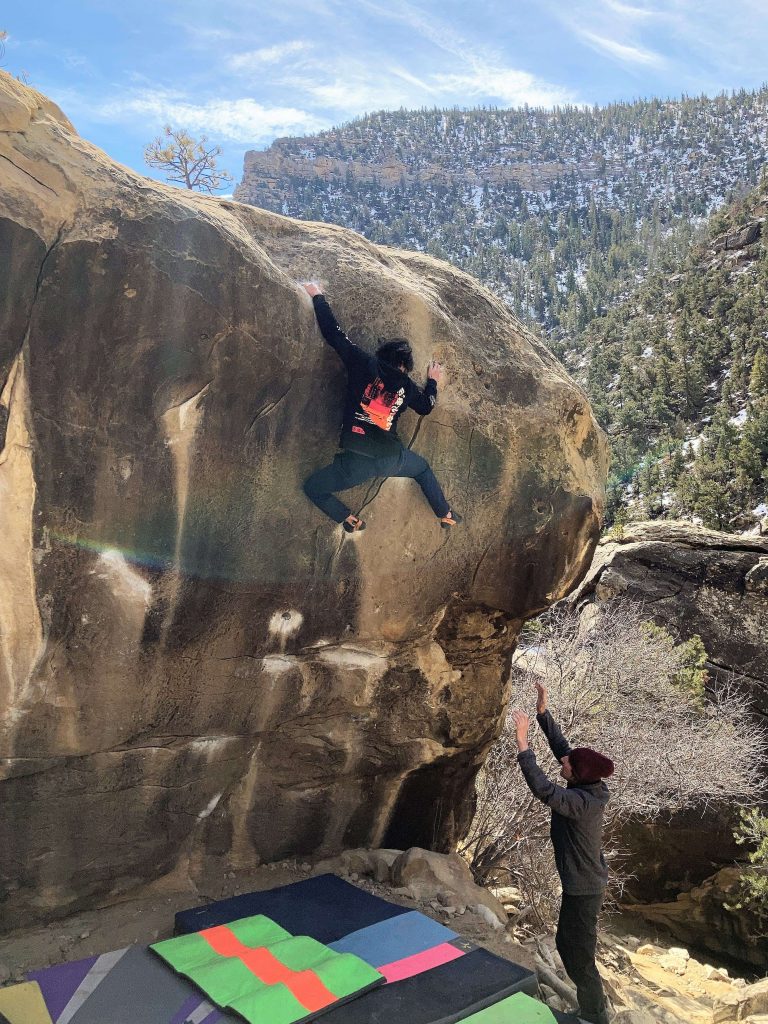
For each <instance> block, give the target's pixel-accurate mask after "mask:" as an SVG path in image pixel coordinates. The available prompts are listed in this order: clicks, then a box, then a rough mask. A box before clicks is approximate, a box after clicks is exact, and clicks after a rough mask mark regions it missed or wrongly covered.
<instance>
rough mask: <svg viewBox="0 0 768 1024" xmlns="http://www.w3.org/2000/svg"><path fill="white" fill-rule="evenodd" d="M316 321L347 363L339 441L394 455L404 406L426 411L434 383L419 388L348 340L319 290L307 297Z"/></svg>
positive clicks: (372, 452)
mask: <svg viewBox="0 0 768 1024" xmlns="http://www.w3.org/2000/svg"><path fill="white" fill-rule="evenodd" d="M312 303H313V305H314V307H315V316H316V317H317V323H318V326H319V327H320V332H321V333H322V335H323V337H324V338H325V340H326V341H327V342H328V344H329V345H330V346H331V347H332V348H334V349H335V350H336V352H338V354H339V356H340V357H341V360H342V362H343V363H344V365H345V366H346V368H347V394H346V398H345V401H344V419H343V422H342V426H341V437H340V439H339V444H340V445H341V447H342V448H346V449H347V450H348V451H354V452H359V453H360V454H361V455H370V456H372V457H377V458H378V457H386V456H388V455H398V454H399V453H400V451H401V449H402V447H403V446H402V442H401V441H400V438H399V437H398V436H397V421H398V420H399V418H400V415H401V413H402V412H403V410H404V409H405V408H406V407H410V408H411V409H413V410H414V412H417V413H418V414H419V415H420V416H427V415H428V414H429V413H430V412H432V409H433V408H434V405H435V401H436V400H437V383H436V382H435V381H434V380H431V379H430V380H428V381H427V384H426V387H425V388H424V389H423V390H422V389H421V388H420V387H418V386H417V385H416V384H414V383H413V381H412V380H411V378H410V377H409V376H408V374H407V373H403V372H402V370H398V368H397V367H396V366H391V365H390V364H389V363H385V362H384V361H383V360H381V359H377V357H376V356H375V355H370V354H369V353H368V352H364V351H363V349H361V348H359V347H358V346H357V345H355V344H353V343H352V342H351V341H350V340H349V338H348V337H347V336H346V334H345V333H344V331H342V329H341V328H340V327H339V325H338V323H337V321H336V317H335V316H334V315H333V310H332V309H331V307H330V305H329V304H328V300H327V299H326V298H325V296H324V295H315V296H313V298H312Z"/></svg>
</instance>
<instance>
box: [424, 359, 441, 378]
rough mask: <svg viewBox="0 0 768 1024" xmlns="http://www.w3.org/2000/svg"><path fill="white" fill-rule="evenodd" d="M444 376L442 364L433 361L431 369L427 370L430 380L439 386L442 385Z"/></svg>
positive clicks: (430, 365)
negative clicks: (441, 381) (441, 379)
mask: <svg viewBox="0 0 768 1024" xmlns="http://www.w3.org/2000/svg"><path fill="white" fill-rule="evenodd" d="M442 376H443V364H442V363H438V361H437V360H436V359H433V360H432V362H431V363H430V364H429V369H428V370H427V377H428V378H429V379H430V380H433V381H434V382H435V384H439V383H440V378H441V377H442Z"/></svg>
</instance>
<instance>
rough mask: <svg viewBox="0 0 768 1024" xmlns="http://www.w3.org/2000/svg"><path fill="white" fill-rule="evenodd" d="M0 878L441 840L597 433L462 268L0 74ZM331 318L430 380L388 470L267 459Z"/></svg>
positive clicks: (580, 497) (53, 891)
mask: <svg viewBox="0 0 768 1024" xmlns="http://www.w3.org/2000/svg"><path fill="white" fill-rule="evenodd" d="M0 156H2V158H3V159H0V254H2V259H3V267H4V268H5V272H4V273H3V274H0V319H1V320H2V326H1V327H0V395H1V398H0V404H1V405H2V406H3V408H4V420H5V425H6V430H5V433H4V440H3V447H2V452H1V453H0V495H2V501H0V522H1V523H2V534H3V542H2V545H0V579H2V587H0V625H1V627H2V628H0V650H1V651H2V658H0V778H1V779H2V781H0V849H1V850H2V851H3V855H2V857H1V858H0V901H2V903H3V921H4V922H7V924H9V925H10V924H12V923H13V922H14V921H18V920H20V919H21V918H24V919H27V920H28V919H29V917H30V915H32V916H35V915H36V916H46V915H52V914H56V913H62V912H64V911H65V910H66V909H67V908H70V909H71V908H73V907H75V906H78V905H83V904H85V903H87V902H88V900H89V899H92V898H95V897H96V896H97V895H98V894H101V893H104V892H107V891H109V892H110V893H114V892H119V891H121V890H125V889H128V888H130V886H132V885H135V884H136V883H138V882H139V881H141V880H143V879H148V878H153V877H156V876H158V875H160V874H162V873H164V872H168V871H171V870H172V869H174V868H175V867H177V866H179V865H187V866H188V868H189V869H190V870H194V869H195V866H196V865H198V864H199V863H200V858H202V857H208V856H223V857H225V858H227V861H228V862H233V863H252V862H253V861H254V860H258V859H261V860H265V861H266V860H274V859H278V858H281V857H284V856H288V855H301V854H307V853H310V852H328V853H332V852H335V851H337V850H339V849H341V848H343V847H345V846H355V847H359V846H369V845H370V846H381V845H395V846H402V847H405V846H409V845H412V844H416V845H430V846H438V847H441V846H442V847H446V846H448V845H449V844H450V843H451V842H452V841H453V840H454V839H455V838H456V836H457V835H458V834H459V833H460V832H461V831H462V829H463V828H464V827H465V824H466V822H467V818H468V815H469V814H471V802H472V792H473V779H474V775H475V773H476V771H477V769H478V766H479V765H480V764H481V762H482V760H483V757H484V754H485V751H486V749H487V748H488V746H489V744H490V743H491V742H492V740H493V738H494V736H495V734H496V732H497V728H498V724H499V718H500V714H501V712H502V709H503V705H504V699H505V685H506V679H507V675H508V672H507V669H508V662H509V657H510V654H511V651H512V649H513V647H514V643H515V637H516V635H517V631H518V629H519V626H520V623H521V620H522V619H523V618H525V617H526V616H528V615H531V614H532V613H534V612H535V611H537V610H538V609H540V608H543V607H545V606H546V605H548V604H549V603H550V602H551V601H554V600H556V599H557V598H559V597H561V596H562V595H564V594H565V593H566V592H567V591H568V590H569V589H571V588H572V587H573V586H575V584H576V583H577V582H578V580H579V579H580V577H581V576H582V575H583V573H584V572H585V571H586V568H587V566H588V564H589V561H590V558H591V555H592V551H593V548H594V545H595V542H596V539H597V534H598V530H599V524H600V519H601V513H602V506H603V488H604V480H605V473H606V449H605V443H604V439H603V437H602V434H601V433H600V431H599V430H598V428H597V426H596V424H595V422H594V419H593V418H592V415H591V412H590V409H589V406H588V404H587V402H586V401H585V399H584V396H583V394H582V392H581V391H579V390H578V389H577V388H576V387H575V386H574V385H573V384H572V382H571V381H570V380H569V378H568V377H567V375H566V374H565V373H564V371H563V370H562V368H561V367H560V366H559V364H558V363H557V362H556V361H555V360H554V359H553V358H552V357H551V356H550V355H549V354H548V352H547V351H546V350H545V349H544V347H543V346H542V345H541V344H540V343H539V342H537V341H536V340H535V339H534V338H532V337H531V336H530V335H529V334H528V333H527V332H526V331H525V330H524V329H522V328H521V327H520V325H519V324H518V323H517V321H515V320H514V318H513V317H511V316H510V314H509V312H508V311H507V309H506V308H505V307H504V306H503V304H501V303H500V302H498V301H497V300H495V299H494V298H493V297H492V296H491V295H490V294H489V293H487V292H486V291H484V290H483V289H482V288H481V287H479V286H478V285H477V284H476V282H475V281H473V280H472V279H471V278H469V277H468V276H466V275H464V274H462V273H460V272H458V271H455V270H454V269H452V268H451V267H450V266H448V265H446V264H443V263H440V262H438V261H436V260H432V259H430V258H428V257H422V256H418V255H414V254H409V253H401V252H396V251H394V250H387V249H382V248H378V247H376V246H374V245H372V244H370V243H368V242H366V241H365V240H364V239H362V238H361V237H360V236H359V235H356V234H354V233H353V232H349V231H345V230H342V229H339V228H334V227H330V226H327V225H320V224H306V223H301V222H297V221H291V220H288V219H285V218H283V217H278V216H275V215H272V214H267V213H265V212H263V211H259V210H255V209H253V208H250V207H247V206H242V205H239V204H237V203H231V202H230V203H228V202H221V201H219V200H216V199H210V198H206V197H201V196H197V195H195V194H192V193H189V192H184V191H181V190H177V189H171V188H166V187H163V186H160V185H157V184H156V183H154V182H150V181H148V180H146V179H144V178H141V177H139V176H138V175H135V174H133V173H131V172H129V171H127V170H126V169H125V168H122V167H119V166H118V165H116V164H114V163H112V162H111V161H109V160H108V159H107V158H106V157H105V156H104V154H103V153H101V152H99V151H98V150H96V149H95V148H94V147H92V146H90V145H89V144H88V143H87V142H84V141H83V140H82V139H80V138H79V137H78V136H77V135H76V134H75V133H74V131H73V130H72V128H71V126H70V125H69V123H68V122H67V121H66V119H65V118H64V117H63V115H61V114H60V112H58V111H57V110H56V109H55V108H54V107H53V106H52V105H51V104H48V103H47V101H45V100H44V98H43V97H41V96H39V95H38V94H36V93H34V92H32V91H31V90H28V89H26V88H24V87H23V86H21V85H19V83H17V82H15V81H14V80H13V79H11V78H10V77H9V76H7V75H0ZM310 277H315V278H320V279H321V280H322V281H324V282H325V284H326V285H327V291H328V294H329V297H330V298H331V300H332V301H333V303H334V306H335V309H336V312H337V313H338V315H339V318H340V320H341V322H342V323H343V324H344V325H345V326H346V327H348V328H349V329H350V331H351V332H352V334H353V336H354V338H355V339H356V340H357V341H358V342H359V343H360V344H361V345H363V346H372V345H374V344H375V340H376V339H377V338H378V337H380V336H398V335H400V336H402V335H407V336H408V337H410V338H411V339H412V342H413V346H414V350H415V354H416V362H417V366H418V367H419V373H420V374H421V373H423V372H424V370H425V368H426V365H427V361H428V359H429V358H430V357H431V356H432V354H433V353H434V354H435V355H437V356H438V357H440V358H442V359H443V360H444V361H445V362H446V364H447V368H448V369H447V374H448V376H447V382H446V386H445V387H443V388H442V389H441V394H440V397H439V401H438V405H437V408H436V410H435V412H434V413H433V415H432V416H430V417H428V418H425V419H423V420H422V421H418V420H417V419H416V417H415V416H414V415H413V414H412V413H406V415H405V417H404V421H403V426H402V434H403V437H404V439H405V440H406V441H407V442H411V443H413V445H414V447H415V448H416V449H417V450H418V451H420V452H421V453H423V454H424V455H426V456H427V457H428V458H429V459H430V460H431V462H432V464H433V465H434V468H435V470H436V472H437V473H438V475H439V476H440V478H441V479H442V481H443V482H444V484H445V488H446V491H447V493H448V495H449V496H450V497H451V500H452V501H454V502H455V504H456V506H457V507H458V508H459V509H460V510H461V511H462V512H463V513H464V514H465V516H466V525H465V526H463V527H462V528H461V529H460V530H458V531H456V532H454V533H451V534H448V535H446V532H445V531H442V530H440V528H439V526H438V524H437V521H436V519H435V518H434V517H433V516H432V515H431V513H430V511H429V509H428V508H427V506H426V504H425V502H424V500H423V498H422V496H421V493H420V492H419V490H418V488H417V487H416V486H415V485H414V484H413V482H411V481H403V480H390V481H388V482H386V483H384V484H383V486H379V485H376V486H372V487H370V488H366V487H363V488H360V489H359V490H358V491H356V492H352V494H351V501H352V503H353V507H355V508H360V507H361V505H365V516H366V519H367V521H368V529H367V530H366V532H365V533H364V534H362V535H359V536H357V537H355V538H349V537H347V535H346V534H344V533H343V532H342V531H341V530H340V529H338V528H334V527H333V524H331V523H330V522H329V521H327V520H326V519H324V518H323V517H322V516H321V515H320V514H319V513H318V512H317V510H316V509H315V508H314V507H313V506H312V505H310V503H309V502H308V501H307V499H306V498H305V497H304V495H303V493H302V490H301V484H302V481H303V480H304V479H305V478H306V476H307V475H308V474H309V473H310V472H311V471H312V470H313V469H315V468H317V467H318V466H320V465H322V464H323V463H325V462H326V461H328V460H329V459H330V458H331V457H332V455H333V453H334V450H335V448H336V438H337V436H338V428H339V421H340V409H341V398H342V395H343V387H344V374H343V370H342V367H341V365H340V363H339V361H338V359H337V357H336V355H335V354H334V353H333V352H332V351H331V350H330V349H329V348H328V347H327V346H326V345H324V343H323V342H322V340H321V338H320V336H319V334H318V331H317V328H316V324H315V319H314V314H313V310H312V307H311V304H310V302H309V300H308V299H307V297H306V294H305V293H304V291H303V290H302V289H301V288H300V287H298V285H297V284H296V281H297V279H307V278H310Z"/></svg>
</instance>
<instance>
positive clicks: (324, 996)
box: [199, 924, 339, 1013]
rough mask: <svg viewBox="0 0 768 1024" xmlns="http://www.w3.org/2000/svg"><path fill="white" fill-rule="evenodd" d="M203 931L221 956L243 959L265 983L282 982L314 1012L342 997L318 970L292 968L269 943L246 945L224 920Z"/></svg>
mask: <svg viewBox="0 0 768 1024" xmlns="http://www.w3.org/2000/svg"><path fill="white" fill-rule="evenodd" d="M199 934H200V935H202V937H203V938H204V939H205V941H206V942H207V943H208V945H209V946H210V947H211V949H212V950H213V951H214V952H215V953H218V954H219V956H230V957H237V958H238V959H239V960H242V962H243V963H244V964H245V966H246V967H247V968H248V970H249V971H250V972H251V973H252V974H255V975H256V977H257V978H258V979H259V981H263V982H264V984H265V985H276V984H277V983H278V982H282V983H283V984H284V985H285V987H286V988H288V989H290V991H291V992H292V993H293V995H294V996H295V997H296V998H297V999H298V1001H299V1002H300V1003H301V1004H302V1005H303V1006H305V1007H306V1008H307V1010H309V1011H310V1013H315V1012H316V1011H317V1010H322V1009H323V1007H325V1006H329V1005H330V1004H331V1003H335V1002H337V1001H338V998H339V997H338V996H336V995H334V994H333V992H331V991H330V989H327V988H326V987H325V985H324V984H323V983H322V981H321V980H320V979H319V978H318V976H317V975H316V974H315V973H314V971H292V970H291V968H290V967H286V966H285V964H283V963H281V962H280V961H279V960H278V959H277V957H276V956H275V955H274V954H273V953H270V951H269V950H268V949H267V948H266V946H259V947H257V948H256V949H252V948H251V947H250V946H246V945H244V944H243V943H242V942H241V941H240V939H238V937H237V936H236V935H235V934H234V932H232V931H230V929H229V928H227V926H226V925H224V924H222V925H217V926H216V927H215V928H206V929H205V930H204V931H201V932H199Z"/></svg>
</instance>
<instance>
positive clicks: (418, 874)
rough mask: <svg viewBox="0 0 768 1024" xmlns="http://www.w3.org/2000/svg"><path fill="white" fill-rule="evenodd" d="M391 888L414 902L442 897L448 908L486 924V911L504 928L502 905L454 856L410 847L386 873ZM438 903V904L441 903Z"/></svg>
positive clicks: (462, 861) (487, 921) (504, 913)
mask: <svg viewBox="0 0 768 1024" xmlns="http://www.w3.org/2000/svg"><path fill="white" fill-rule="evenodd" d="M390 878H391V880H392V884H393V885H396V886H399V887H401V888H403V889H407V890H408V892H409V893H411V894H412V895H413V897H414V898H415V899H419V900H431V899H439V898H440V897H442V898H443V899H445V900H448V901H449V902H450V905H451V906H457V907H468V908H470V909H471V910H473V911H474V912H475V913H477V914H479V916H481V917H482V918H483V920H484V921H486V923H492V922H491V921H489V918H488V915H487V913H484V912H483V911H488V912H490V914H491V915H492V917H493V918H495V919H496V921H498V922H499V923H500V924H506V921H507V912H506V910H505V909H504V906H503V904H502V903H501V902H500V901H499V900H497V899H496V897H495V896H494V895H493V894H492V893H490V892H489V891H488V890H487V889H482V888H480V886H479V885H476V884H475V880H474V879H473V878H472V872H471V871H470V870H469V866H468V864H467V862H466V861H465V860H464V859H463V857H460V856H459V855H458V854H457V853H450V854H447V855H441V854H439V853H433V852H432V851H430V850H421V849H419V848H418V847H414V848H412V849H410V850H406V851H405V852H404V853H401V854H400V856H399V857H398V858H397V859H396V860H395V861H394V862H393V864H392V867H391V869H390ZM441 902H442V900H441Z"/></svg>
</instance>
